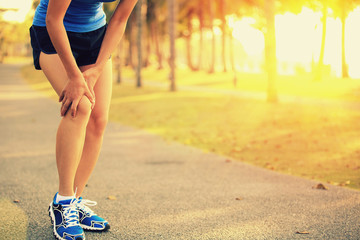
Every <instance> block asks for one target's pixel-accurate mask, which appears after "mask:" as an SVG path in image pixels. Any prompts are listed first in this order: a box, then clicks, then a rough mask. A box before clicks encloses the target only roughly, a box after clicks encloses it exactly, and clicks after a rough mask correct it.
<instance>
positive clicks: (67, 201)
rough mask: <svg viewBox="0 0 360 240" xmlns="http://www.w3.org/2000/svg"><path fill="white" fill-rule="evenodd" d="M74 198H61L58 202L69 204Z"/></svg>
mask: <svg viewBox="0 0 360 240" xmlns="http://www.w3.org/2000/svg"><path fill="white" fill-rule="evenodd" d="M74 199H75V198H72V199H67V200H61V201H59V203H61V204H66V205H68V204H71V202H73V201H74Z"/></svg>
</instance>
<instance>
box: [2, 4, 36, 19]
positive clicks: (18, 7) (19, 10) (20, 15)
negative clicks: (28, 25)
mask: <svg viewBox="0 0 360 240" xmlns="http://www.w3.org/2000/svg"><path fill="white" fill-rule="evenodd" d="M31 5H32V0H0V9H14V11H6V12H4V13H3V19H4V20H6V21H15V22H24V20H25V18H26V15H27V13H28V12H29V11H30V9H31Z"/></svg>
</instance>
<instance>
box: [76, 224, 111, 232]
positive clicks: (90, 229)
mask: <svg viewBox="0 0 360 240" xmlns="http://www.w3.org/2000/svg"><path fill="white" fill-rule="evenodd" d="M80 227H82V228H83V229H84V230H87V231H94V232H106V231H107V230H109V229H110V225H109V224H107V225H106V226H105V228H104V229H99V228H93V227H89V226H87V225H83V224H80Z"/></svg>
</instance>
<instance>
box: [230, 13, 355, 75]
mask: <svg viewBox="0 0 360 240" xmlns="http://www.w3.org/2000/svg"><path fill="white" fill-rule="evenodd" d="M227 22H228V26H229V27H230V29H232V35H233V37H234V39H236V41H238V42H239V43H240V44H241V45H242V47H243V49H244V51H245V53H246V54H247V55H248V56H260V55H263V54H264V45H265V41H264V35H263V32H261V31H260V30H258V29H256V28H255V27H253V26H254V24H255V22H256V20H255V19H253V18H242V19H237V18H236V17H235V16H228V18H227ZM359 22H360V8H357V9H355V10H354V11H353V12H351V13H350V14H349V16H348V18H347V20H346V32H345V39H346V40H345V41H346V42H345V44H346V45H345V46H346V61H347V64H348V67H349V75H350V76H351V77H353V78H360V68H359V67H358V66H357V65H358V62H360V45H359V42H360V34H358V23H359ZM322 27H323V26H322V23H321V13H319V12H314V11H313V10H311V9H309V8H306V7H304V8H303V10H302V11H301V12H300V13H299V14H293V13H284V14H278V15H276V17H275V28H276V56H277V59H278V71H279V73H280V74H295V73H296V71H297V69H298V68H299V67H300V68H301V69H303V70H304V71H306V72H310V71H311V67H312V63H313V62H317V61H318V59H319V55H320V48H321V36H322ZM341 27H342V26H341V21H340V19H339V18H333V17H328V18H327V33H326V40H325V41H326V43H325V56H324V64H325V65H327V66H329V67H328V69H329V74H331V75H336V76H341ZM260 61H263V59H262V60H260ZM257 64H258V65H261V64H262V63H261V62H258V63H257Z"/></svg>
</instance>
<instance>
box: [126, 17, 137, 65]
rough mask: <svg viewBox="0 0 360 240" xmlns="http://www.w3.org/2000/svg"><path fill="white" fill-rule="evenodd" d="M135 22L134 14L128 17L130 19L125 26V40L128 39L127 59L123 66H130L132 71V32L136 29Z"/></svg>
mask: <svg viewBox="0 0 360 240" xmlns="http://www.w3.org/2000/svg"><path fill="white" fill-rule="evenodd" d="M135 21H136V18H135V14H133V13H132V14H131V15H130V18H129V21H128V24H127V28H126V32H125V33H126V35H127V39H128V43H129V45H128V55H127V58H126V62H125V65H126V66H130V67H131V68H132V69H134V66H135V64H134V52H133V50H134V40H133V39H134V36H133V32H134V30H135V29H136V28H135Z"/></svg>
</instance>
